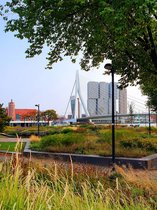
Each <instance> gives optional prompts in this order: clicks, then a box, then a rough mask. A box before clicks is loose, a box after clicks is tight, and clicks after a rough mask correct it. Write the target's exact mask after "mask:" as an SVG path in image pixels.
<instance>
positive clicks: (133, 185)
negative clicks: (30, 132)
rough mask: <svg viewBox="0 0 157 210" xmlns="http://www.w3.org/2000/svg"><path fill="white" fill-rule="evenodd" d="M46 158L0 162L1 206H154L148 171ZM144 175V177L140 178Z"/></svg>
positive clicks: (78, 209) (68, 208) (155, 190)
mask: <svg viewBox="0 0 157 210" xmlns="http://www.w3.org/2000/svg"><path fill="white" fill-rule="evenodd" d="M116 170H117V172H116V173H111V172H110V171H109V170H106V169H102V168H96V167H93V166H90V165H88V166H83V165H77V164H76V165H73V164H72V163H71V164H66V165H64V164H63V163H61V162H58V163H52V162H50V161H48V160H46V161H44V162H43V161H42V160H36V159H35V160H33V159H32V160H22V159H21V160H20V159H19V158H18V156H16V158H13V159H12V161H10V162H7V161H5V162H0V188H1V191H0V197H1V200H0V209H2V210H6V209H14V210H19V209H29V210H31V209H32V210H39V209H43V210H48V209H52V210H53V209H54V210H56V209H60V210H65V209H66V210H71V209H73V210H82V209H83V210H89V209H93V210H95V209H99V210H104V209H106V210H111V209H112V210H114V209H115V210H117V209H119V210H121V209H128V210H135V209H140V210H143V209H147V210H149V209H150V210H152V209H156V208H157V197H156V194H157V187H156V186H157V180H156V179H154V177H153V175H150V174H149V173H148V172H136V171H133V170H132V169H130V170H126V169H125V170H124V169H122V168H118V167H117V168H116ZM141 177H144V180H143V178H141Z"/></svg>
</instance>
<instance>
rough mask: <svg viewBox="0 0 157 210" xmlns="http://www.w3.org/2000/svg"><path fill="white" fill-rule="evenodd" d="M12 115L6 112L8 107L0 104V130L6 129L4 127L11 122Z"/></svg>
mask: <svg viewBox="0 0 157 210" xmlns="http://www.w3.org/2000/svg"><path fill="white" fill-rule="evenodd" d="M10 120H11V119H10V117H8V115H7V113H6V109H5V108H3V104H0V132H2V131H4V128H5V127H6V126H7V125H8V124H9V122H10Z"/></svg>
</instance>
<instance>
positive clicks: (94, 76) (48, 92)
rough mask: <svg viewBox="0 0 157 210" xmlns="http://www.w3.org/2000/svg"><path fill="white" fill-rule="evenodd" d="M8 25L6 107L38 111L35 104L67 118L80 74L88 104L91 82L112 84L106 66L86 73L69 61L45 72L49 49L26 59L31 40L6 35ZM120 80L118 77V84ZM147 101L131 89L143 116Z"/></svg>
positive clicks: (2, 95)
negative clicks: (105, 71) (66, 114)
mask: <svg viewBox="0 0 157 210" xmlns="http://www.w3.org/2000/svg"><path fill="white" fill-rule="evenodd" d="M4 25H5V24H4V21H3V20H2V18H0V64H1V65H0V72H1V74H0V75H1V79H0V103H3V104H4V107H7V106H8V102H10V101H11V99H12V100H13V101H14V102H15V106H16V108H21V109H22V108H36V107H35V104H40V109H41V110H47V109H54V110H56V111H57V113H58V114H59V115H64V113H65V110H66V107H67V104H68V101H69V97H70V95H71V91H72V88H73V84H74V81H75V74H76V71H77V70H79V76H80V85H81V92H82V95H83V99H84V102H85V104H86V102H87V82H88V81H98V82H101V81H105V82H110V81H111V76H107V75H105V76H104V75H103V72H104V67H103V66H104V64H102V65H101V66H100V68H99V69H92V70H91V71H88V72H85V71H83V70H81V69H80V66H79V63H75V64H73V63H72V62H71V61H70V59H69V58H67V57H65V59H64V60H63V61H62V62H58V63H56V64H55V65H54V68H53V69H52V70H48V69H45V67H46V64H47V61H46V49H44V50H43V53H42V54H41V55H39V56H36V57H34V58H27V59H26V58H25V56H26V54H25V50H26V49H27V47H28V43H27V40H19V39H17V38H16V37H14V34H13V33H10V32H8V33H5V32H4ZM118 78H119V77H118V76H115V81H118ZM145 100H146V97H143V96H142V95H141V92H140V90H139V88H138V87H129V88H128V102H129V103H130V102H131V101H133V103H134V104H135V105H137V109H138V110H139V111H140V112H142V111H144V105H143V104H144V103H145ZM140 102H141V104H140Z"/></svg>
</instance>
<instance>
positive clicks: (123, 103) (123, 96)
mask: <svg viewBox="0 0 157 210" xmlns="http://www.w3.org/2000/svg"><path fill="white" fill-rule="evenodd" d="M119 114H127V89H126V88H124V89H122V90H119Z"/></svg>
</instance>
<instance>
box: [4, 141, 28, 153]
mask: <svg viewBox="0 0 157 210" xmlns="http://www.w3.org/2000/svg"><path fill="white" fill-rule="evenodd" d="M24 146H25V143H20V144H18V145H17V143H16V142H0V150H7V151H10V152H15V151H18V152H21V151H22V150H23V149H24Z"/></svg>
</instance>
